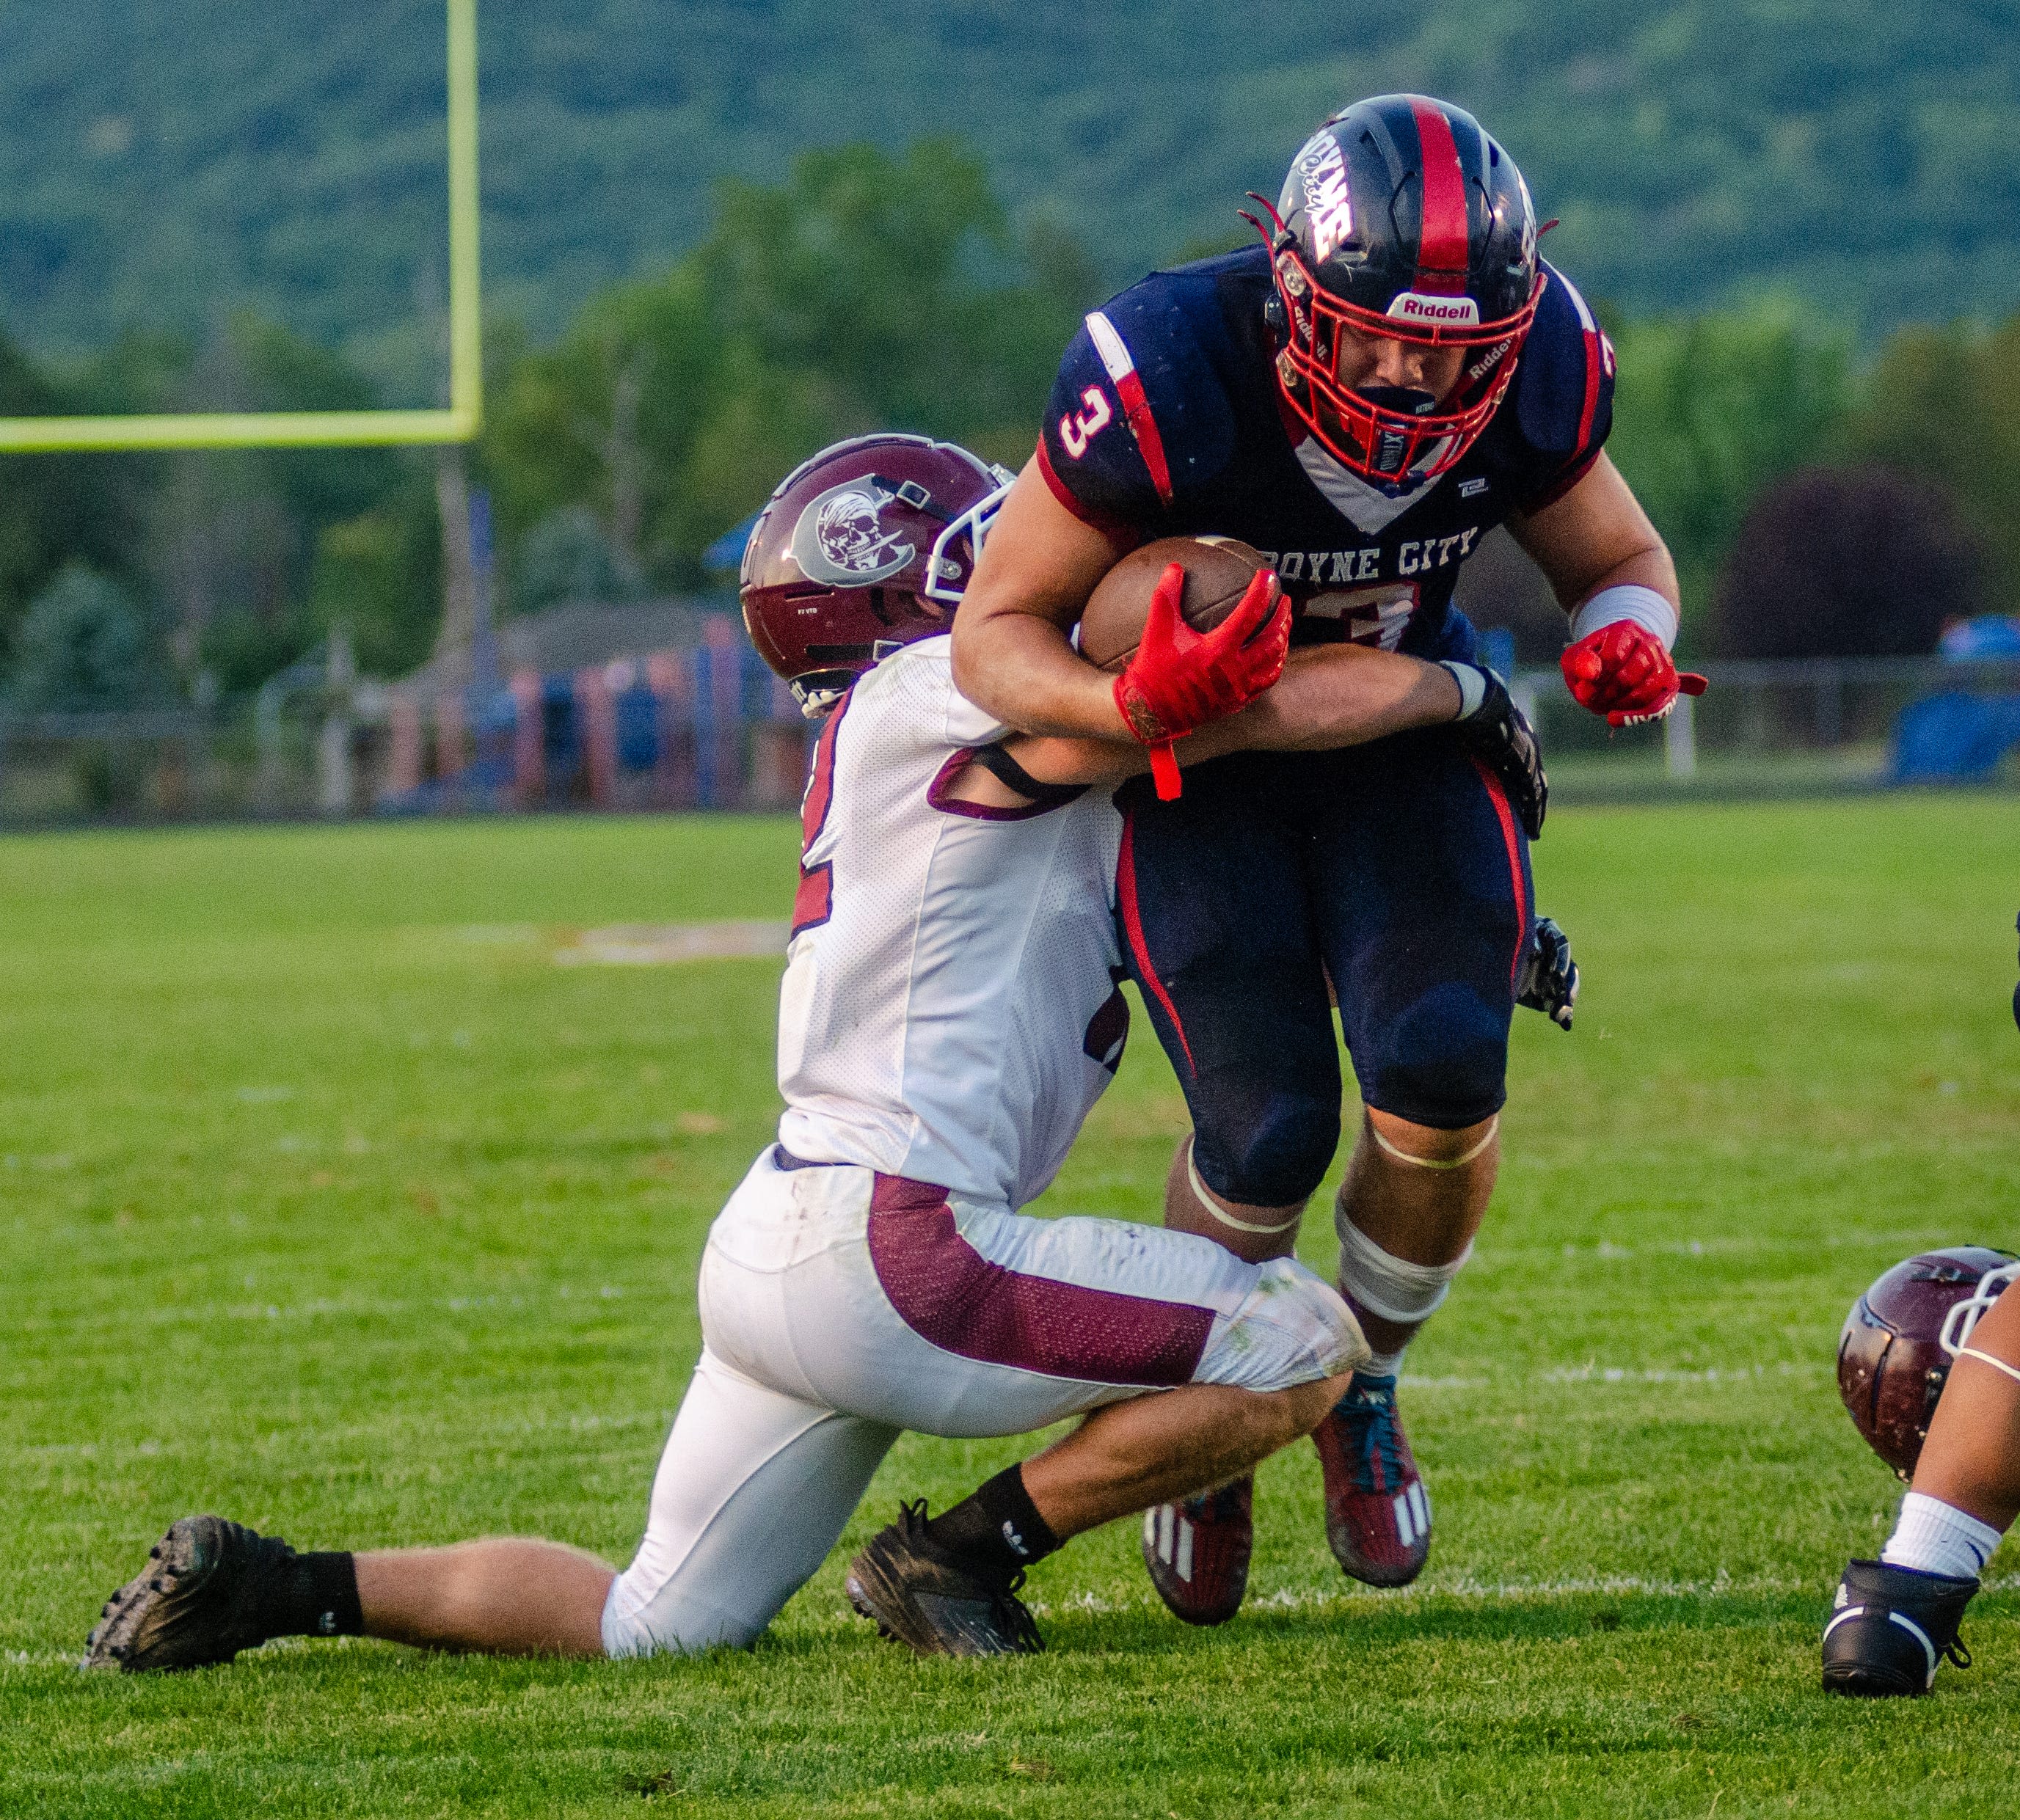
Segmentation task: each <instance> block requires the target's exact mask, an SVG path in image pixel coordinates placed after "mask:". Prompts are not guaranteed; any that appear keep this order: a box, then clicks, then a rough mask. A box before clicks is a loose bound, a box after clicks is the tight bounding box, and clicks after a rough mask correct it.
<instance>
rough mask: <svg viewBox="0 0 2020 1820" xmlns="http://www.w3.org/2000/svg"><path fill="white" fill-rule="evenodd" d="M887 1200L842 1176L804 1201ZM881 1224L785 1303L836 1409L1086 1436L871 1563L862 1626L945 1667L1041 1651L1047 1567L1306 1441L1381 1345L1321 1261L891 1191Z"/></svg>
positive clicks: (910, 1187)
mask: <svg viewBox="0 0 2020 1820" xmlns="http://www.w3.org/2000/svg"><path fill="white" fill-rule="evenodd" d="M853 1173H856V1172H851V1174H853ZM871 1186H872V1185H871V1184H870V1183H866V1182H859V1181H856V1180H852V1179H850V1175H848V1174H845V1173H844V1172H829V1173H828V1174H827V1178H826V1179H824V1180H823V1181H821V1182H818V1183H809V1184H808V1185H807V1186H806V1187H805V1189H803V1190H802V1191H801V1192H802V1194H803V1196H804V1197H806V1198H807V1199H808V1200H809V1201H811V1200H812V1199H815V1198H817V1197H830V1198H832V1199H834V1200H835V1201H837V1202H840V1201H843V1200H845V1199H848V1198H854V1197H864V1198H871V1196H870V1195H866V1193H865V1190H868V1189H870V1188H871ZM864 1238H865V1243H864V1244H863V1246H862V1248H860V1250H856V1249H855V1248H851V1247H848V1246H845V1245H842V1244H830V1245H827V1246H824V1247H823V1248H822V1250H821V1251H819V1255H818V1259H817V1261H814V1262H810V1263H809V1265H808V1268H807V1269H806V1270H805V1271H804V1272H796V1273H795V1278H796V1281H795V1282H794V1284H792V1285H790V1287H789V1288H788V1289H787V1300H786V1302H785V1304H784V1306H783V1309H782V1313H783V1317H784V1318H785V1320H787V1323H788V1324H789V1325H790V1329H791V1331H793V1332H794V1334H795V1335H797V1336H799V1337H798V1339H797V1356H798V1358H799V1360H800V1361H801V1366H802V1368H804V1369H805V1371H806V1372H807V1374H808V1379H809V1380H810V1381H811V1382H812V1383H813V1384H814V1385H815V1386H816V1388H817V1389H818V1391H819V1394H820V1395H821V1396H822V1397H823V1398H824V1399H825V1400H827V1401H828V1402H830V1403H832V1404H835V1405H837V1406H838V1407H844V1408H851V1409H854V1410H856V1411H861V1412H863V1413H866V1414H869V1415H875V1416H877V1417H879V1418H881V1419H883V1420H885V1421H888V1422H892V1423H894V1424H896V1425H899V1426H903V1427H906V1428H913V1429H921V1430H924V1431H925V1432H928V1433H940V1434H949V1435H961V1434H991V1433H994V1434H1003V1433H1022V1432H1024V1431H1026V1430H1028V1429H1034V1428H1037V1427H1041V1426H1046V1425H1048V1424H1050V1423H1052V1422H1057V1421H1059V1420H1060V1419H1063V1418H1066V1417H1069V1416H1072V1415H1084V1416H1085V1417H1086V1418H1087V1419H1086V1420H1085V1421H1084V1422H1083V1423H1082V1425H1081V1427H1080V1428H1079V1429H1077V1431H1076V1432H1075V1433H1074V1434H1073V1435H1071V1436H1070V1437H1068V1438H1067V1439H1066V1440H1063V1441H1061V1442H1059V1444H1056V1445H1055V1446H1054V1447H1052V1448H1047V1449H1045V1451H1043V1452H1042V1453H1041V1454H1040V1455H1037V1456H1035V1457H1034V1459H1030V1460H1028V1461H1026V1462H1022V1463H1020V1464H1019V1465H1018V1466H1013V1467H1012V1468H1010V1469H1008V1471H1006V1472H1004V1473H999V1474H997V1476H996V1477H994V1478H993V1479H991V1480H989V1481H988V1482H987V1483H986V1484H984V1485H983V1486H981V1487H980V1488H978V1489H977V1490H976V1491H975V1492H974V1493H973V1494H972V1495H970V1496H969V1497H968V1498H966V1499H962V1500H961V1502H958V1503H957V1504H956V1505H955V1506H953V1507H952V1508H951V1509H948V1510H946V1512H944V1513H942V1514H941V1515H939V1516H938V1517H932V1518H931V1519H928V1517H926V1515H925V1509H924V1506H923V1504H910V1505H906V1506H903V1507H902V1508H901V1510H900V1513H899V1520H898V1521H897V1522H896V1524H892V1527H891V1528H889V1529H887V1530H886V1531H884V1532H883V1533H882V1534H881V1535H878V1536H877V1537H876V1538H874V1539H873V1541H872V1542H871V1543H870V1546H868V1547H867V1548H866V1549H864V1550H863V1552H862V1553H861V1554H859V1556H858V1557H856V1560H855V1561H854V1562H853V1563H852V1565H851V1568H850V1570H849V1575H848V1589H849V1593H850V1597H852V1600H854V1601H855V1603H856V1605H857V1607H858V1608H859V1610H861V1611H863V1612H864V1613H865V1614H866V1615H868V1616H870V1617H873V1618H875V1619H876V1620H877V1622H878V1623H879V1624H880V1625H881V1626H883V1627H884V1628H885V1629H886V1630H887V1631H888V1632H889V1633H892V1635H894V1636H896V1637H900V1638H902V1639H903V1640H904V1641H906V1643H908V1644H910V1645H911V1646H912V1647H914V1648H915V1649H917V1650H920V1651H922V1652H925V1653H948V1654H956V1655H994V1654H1001V1653H1005V1652H1008V1651H1018V1650H1027V1649H1031V1648H1035V1647H1039V1645H1038V1641H1037V1634H1036V1632H1035V1630H1034V1629H1033V1628H1032V1626H1031V1625H1030V1619H1029V1616H1028V1615H1027V1614H1026V1613H1025V1612H1024V1611H1023V1607H1022V1606H1021V1604H1019V1603H1018V1602H1017V1601H1016V1600H1015V1597H1014V1593H1015V1587H1016V1583H1017V1582H1018V1580H1019V1577H1020V1576H1021V1575H1022V1574H1023V1572H1024V1571H1026V1569H1027V1568H1030V1567H1031V1566H1032V1565H1034V1564H1035V1563H1037V1561H1039V1560H1042V1559H1043V1558H1044V1557H1045V1556H1047V1555H1048V1554H1049V1553H1052V1551H1053V1550H1054V1549H1056V1548H1057V1547H1058V1546H1059V1545H1060V1544H1061V1543H1062V1542H1064V1541H1066V1539H1067V1538H1070V1537H1071V1536H1073V1535H1077V1534H1079V1533H1080V1532H1081V1531H1083V1530H1085V1529H1088V1528H1093V1527H1095V1525H1097V1524H1101V1523H1104V1522H1107V1521H1109V1520H1111V1519H1113V1518H1114V1517H1119V1516H1124V1515H1127V1514H1128V1513H1132V1512H1133V1511H1137V1510H1141V1509H1143V1508H1144V1507H1145V1506H1146V1505H1149V1504H1154V1503H1156V1502H1158V1501H1160V1500H1161V1499H1168V1498H1170V1497H1172V1496H1174V1495H1180V1494H1183V1493H1185V1492H1187V1491H1194V1490H1197V1488H1199V1487H1200V1486H1201V1485H1202V1484H1210V1483H1212V1481H1214V1480H1217V1479H1221V1478H1225V1477H1227V1476H1228V1475H1229V1474H1230V1473H1240V1472H1243V1471H1245V1470H1246V1469H1248V1467H1250V1466H1252V1465H1253V1464H1254V1463H1255V1461H1256V1460H1257V1459H1259V1458H1261V1457H1262V1455H1265V1454H1267V1453H1270V1452H1272V1451H1274V1450H1275V1449H1276V1448H1279V1447H1281V1446H1282V1445H1284V1444H1285V1443H1286V1442H1287V1441H1288V1440H1292V1439H1294V1438H1295V1437H1296V1436H1297V1435H1299V1434H1300V1433H1305V1432H1306V1431H1307V1430H1308V1429H1310V1426H1311V1424H1312V1423H1313V1422H1316V1421H1317V1419H1318V1418H1319V1416H1320V1415H1321V1413H1322V1412H1323V1411H1324V1409H1325V1408H1327V1407H1328V1405H1329V1404H1330V1402H1331V1401H1332V1400H1333V1399H1334V1398H1335V1397H1337V1396H1338V1395H1339V1393H1340V1391H1341V1390H1342V1387H1343V1386H1344V1384H1345V1382H1346V1375H1347V1374H1348V1372H1349V1371H1350V1368H1351V1366H1352V1365H1353V1363H1354V1362H1355V1361H1356V1360H1358V1359H1359V1358H1360V1357H1361V1356H1362V1355H1363V1353H1364V1351H1365V1350H1366V1348H1365V1342H1364V1340H1363V1339H1362V1338H1361V1333H1360V1330H1359V1328H1358V1327H1357V1324H1355V1322H1354V1320H1353V1315H1352V1313H1351V1312H1350V1310H1349V1309H1348V1308H1347V1306H1346V1303H1345V1302H1343V1301H1342V1300H1341V1299H1340V1298H1339V1296H1338V1295H1336V1294H1335V1292H1334V1291H1332V1289H1330V1288H1328V1287H1327V1285H1326V1284H1324V1283H1323V1282H1322V1281H1321V1280H1320V1279H1318V1278H1317V1277H1315V1276H1313V1274H1312V1273H1311V1272H1310V1271H1309V1270H1305V1269H1304V1268H1303V1267H1302V1266H1300V1265H1298V1264H1295V1263H1294V1262H1290V1261H1288V1260H1285V1259H1279V1260H1277V1261H1274V1262H1270V1263H1266V1264H1263V1265H1250V1264H1246V1263H1244V1262H1241V1261H1240V1260H1239V1259H1235V1258H1233V1257H1232V1256H1230V1255H1229V1254H1228V1253H1227V1251H1225V1250H1224V1249H1223V1248H1221V1247H1220V1246H1219V1245H1216V1244H1212V1243H1211V1242H1209V1241H1206V1240H1204V1239H1202V1238H1200V1237H1195V1236H1192V1235H1189V1234H1184V1233H1169V1232H1160V1231H1157V1230H1155V1229H1152V1228H1146V1227H1143V1226H1135V1225H1132V1224H1130V1223H1128V1222H1122V1221H1116V1220H1099V1219H1081V1218H1069V1219H1057V1220H1040V1219H1026V1218H1023V1217H1020V1216H1019V1215H1014V1214H1011V1213H1008V1212H1003V1211H1001V1210H1000V1209H995V1208H986V1207H979V1206H975V1205H973V1204H969V1203H967V1202H965V1201H963V1200H961V1197H950V1196H949V1195H947V1194H946V1192H945V1191H944V1190H940V1189H937V1188H934V1187H932V1186H928V1185H927V1184H925V1183H921V1182H906V1181H903V1180H900V1179H896V1178H891V1177H883V1176H880V1177H877V1178H876V1179H875V1181H874V1199H873V1205H872V1209H871V1211H870V1215H869V1218H868V1220H867V1222H866V1231H865V1234H864ZM824 1308H825V1309H827V1310H841V1309H854V1310H857V1311H858V1313H857V1317H856V1319H855V1320H849V1321H841V1320H835V1319H834V1318H829V1319H827V1320H821V1319H819V1318H818V1317H819V1313H820V1311H821V1310H823V1309H824Z"/></svg>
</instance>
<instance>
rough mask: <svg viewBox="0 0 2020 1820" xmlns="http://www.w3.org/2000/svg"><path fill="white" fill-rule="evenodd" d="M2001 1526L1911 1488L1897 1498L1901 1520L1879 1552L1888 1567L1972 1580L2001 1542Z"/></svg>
mask: <svg viewBox="0 0 2020 1820" xmlns="http://www.w3.org/2000/svg"><path fill="white" fill-rule="evenodd" d="M1999 1537H2000V1531H1997V1530H1996V1529H1994V1528H1993V1527H1992V1525H1991V1524H1989V1523H1980V1522H1979V1521H1978V1519H1977V1518H1976V1517H1973V1516H1971V1514H1970V1513H1968V1512H1967V1511H1963V1510H1960V1509H1957V1507H1956V1506H1955V1505H1954V1504H1946V1503H1945V1502H1943V1501H1942V1499H1940V1498H1930V1497H1926V1496H1924V1495H1923V1494H1922V1493H1921V1492H1920V1491H1910V1492H1909V1494H1908V1495H1907V1496H1906V1497H1905V1498H1903V1499H1902V1500H1901V1520H1900V1521H1899V1522H1898V1523H1897V1524H1895V1525H1894V1533H1893V1534H1892V1535H1890V1536H1889V1537H1888V1538H1887V1546H1886V1547H1884V1549H1881V1550H1880V1559H1881V1560H1883V1561H1884V1562H1885V1563H1886V1564H1887V1566H1889V1567H1890V1568H1915V1569H1916V1571H1919V1572H1921V1573H1924V1574H1942V1575H1946V1576H1948V1577H1949V1578H1951V1579H1953V1580H1975V1579H1976V1578H1978V1575H1980V1574H1981V1573H1982V1572H1983V1571H1985V1563H1986V1562H1987V1561H1989V1560H1991V1559H1992V1551H1993V1549H1996V1548H1997V1547H1998V1546H1999Z"/></svg>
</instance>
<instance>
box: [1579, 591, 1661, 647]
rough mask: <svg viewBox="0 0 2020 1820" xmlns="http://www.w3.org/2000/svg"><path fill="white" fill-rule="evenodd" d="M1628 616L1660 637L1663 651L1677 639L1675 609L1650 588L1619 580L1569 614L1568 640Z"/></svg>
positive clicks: (1587, 635)
mask: <svg viewBox="0 0 2020 1820" xmlns="http://www.w3.org/2000/svg"><path fill="white" fill-rule="evenodd" d="M1622 619H1632V620H1633V622H1634V623H1635V624H1636V625H1637V626H1639V627H1640V628H1641V629H1642V630H1644V631H1645V632H1652V633H1654V634H1655V636H1656V637H1657V638H1659V639H1661V640H1662V648H1663V649H1664V650H1665V651H1666V650H1668V649H1669V647H1670V646H1671V645H1673V644H1675V643H1676V641H1677V609H1676V608H1674V607H1673V606H1671V605H1669V602H1668V601H1666V600H1665V599H1664V598H1662V596H1661V595H1660V594H1658V593H1656V591H1655V590H1654V589H1653V588H1651V587H1641V586H1640V584H1639V583H1635V582H1622V583H1620V584H1619V586H1618V587H1604V588H1601V589H1600V590H1599V592H1598V593H1597V594H1594V595H1593V597H1592V598H1591V599H1590V600H1589V601H1586V604H1585V605H1583V606H1582V607H1580V608H1579V610H1578V611H1577V612H1575V613H1574V614H1572V615H1571V642H1572V643H1573V644H1574V645H1575V644H1576V643H1577V642H1578V641H1579V639H1581V638H1590V637H1591V636H1592V634H1593V633H1595V632H1597V630H1599V629H1600V627H1602V626H1612V625H1617V624H1619V622H1620V621H1621V620H1622Z"/></svg>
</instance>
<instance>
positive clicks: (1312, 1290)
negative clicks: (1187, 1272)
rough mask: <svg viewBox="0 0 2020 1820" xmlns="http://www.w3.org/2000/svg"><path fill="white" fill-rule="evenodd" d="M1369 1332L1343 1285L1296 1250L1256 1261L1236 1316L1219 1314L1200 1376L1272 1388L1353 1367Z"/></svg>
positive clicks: (1197, 1378) (1365, 1354)
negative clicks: (1305, 1261) (1326, 1276)
mask: <svg viewBox="0 0 2020 1820" xmlns="http://www.w3.org/2000/svg"><path fill="white" fill-rule="evenodd" d="M1366 1357H1368V1340H1367V1337H1366V1335H1364V1334H1363V1333H1362V1332H1361V1323H1360V1322H1359V1321H1358V1320H1356V1319H1355V1318H1354V1313H1353V1310H1352V1309H1350V1308H1349V1307H1348V1306H1347V1305H1346V1300H1345V1299H1344V1298H1343V1297H1342V1296H1341V1295H1340V1294H1339V1291H1337V1290H1336V1289H1335V1288H1333V1286H1332V1284H1330V1283H1328V1282H1326V1281H1324V1280H1323V1279H1321V1278H1320V1277H1317V1276H1315V1275H1313V1273H1312V1272H1311V1271H1310V1270H1306V1268H1305V1266H1303V1265H1302V1264H1300V1263H1299V1262H1297V1260H1296V1259H1294V1258H1272V1259H1270V1262H1268V1263H1266V1264H1259V1265H1257V1266H1255V1288H1254V1290H1253V1291H1252V1292H1251V1293H1250V1294H1249V1295H1248V1297H1247V1299H1245V1300H1244V1302H1243V1304H1242V1306H1241V1309H1240V1310H1239V1311H1238V1312H1237V1313H1236V1315H1235V1317H1234V1318H1233V1320H1229V1321H1226V1322H1219V1321H1216V1322H1215V1325H1214V1337H1213V1339H1212V1342H1210V1343H1209V1345H1208V1349H1207V1351H1206V1353H1204V1355H1203V1356H1202V1357H1201V1360H1200V1368H1199V1370H1198V1371H1197V1373H1196V1374H1195V1375H1194V1376H1193V1382H1194V1383H1196V1384H1202V1383H1203V1384H1231V1385H1233V1386H1236V1387H1237V1388H1238V1389H1241V1390H1254V1391H1257V1392H1259V1393H1265V1394H1266V1393H1270V1392H1271V1391H1276V1390H1292V1389H1295V1387H1296V1386H1298V1385H1300V1384H1312V1383H1316V1382H1318V1380H1319V1379H1321V1378H1332V1377H1336V1376H1338V1375H1339V1374H1340V1373H1341V1372H1342V1371H1352V1370H1353V1368H1355V1367H1356V1366H1357V1365H1358V1364H1360V1363H1361V1360H1364V1359H1365V1358H1366Z"/></svg>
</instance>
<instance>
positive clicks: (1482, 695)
mask: <svg viewBox="0 0 2020 1820" xmlns="http://www.w3.org/2000/svg"><path fill="white" fill-rule="evenodd" d="M1438 661H1439V662H1440V663H1441V664H1442V665H1443V666H1444V668H1446V669H1447V670H1450V671H1451V679H1452V681H1454V682H1455V683H1457V684H1458V685H1459V712H1458V713H1457V714H1455V715H1453V716H1452V718H1453V719H1454V720H1455V721H1470V720H1471V719H1472V718H1473V716H1474V715H1475V714H1478V713H1479V712H1480V703H1482V702H1484V701H1485V700H1486V699H1487V678H1486V677H1485V676H1484V674H1482V673H1481V671H1480V668H1479V667H1478V666H1477V665H1476V664H1471V663H1455V662H1454V661H1453V659H1451V658H1449V657H1444V658H1441V659H1439V660H1438Z"/></svg>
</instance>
